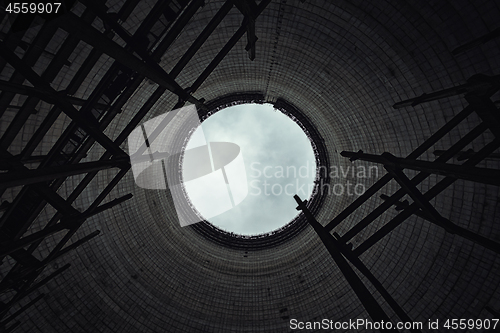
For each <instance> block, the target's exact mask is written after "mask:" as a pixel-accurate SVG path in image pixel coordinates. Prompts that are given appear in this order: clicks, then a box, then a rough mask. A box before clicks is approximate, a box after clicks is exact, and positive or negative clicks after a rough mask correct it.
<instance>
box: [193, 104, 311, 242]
mask: <svg viewBox="0 0 500 333" xmlns="http://www.w3.org/2000/svg"><path fill="white" fill-rule="evenodd" d="M207 142H208V143H210V145H209V146H208V147H209V148H210V149H209V151H210V154H211V164H212V170H213V169H214V163H215V164H217V163H218V162H217V160H219V161H222V160H223V163H222V164H224V165H225V167H224V168H223V169H224V172H221V171H222V169H221V168H220V167H219V170H215V172H212V173H210V174H209V175H206V176H204V177H200V178H197V179H194V180H191V181H189V182H186V183H185V186H186V191H187V193H188V195H189V197H190V200H191V202H192V203H193V205H194V206H195V207H196V208H197V209H198V210H199V211H200V212H203V215H204V216H205V217H207V216H211V215H216V216H211V217H209V218H207V220H208V221H209V222H210V223H212V224H214V225H216V226H217V227H219V228H221V229H223V230H226V231H229V232H233V233H237V234H241V235H256V234H262V233H266V232H269V231H273V230H276V229H278V228H280V227H282V226H283V225H285V224H287V223H289V222H290V221H291V220H292V219H293V218H294V217H295V216H296V215H297V214H298V211H297V210H296V209H295V207H296V202H295V200H294V199H293V195H294V194H296V193H297V194H299V196H300V197H301V198H302V199H307V198H309V197H310V195H311V193H312V186H313V182H314V179H315V174H316V164H315V159H314V153H313V150H312V147H311V143H310V141H309V139H308V138H307V136H306V135H305V133H304V132H303V131H302V129H301V128H300V127H299V126H298V125H297V124H296V123H295V122H294V121H292V120H291V119H290V118H289V117H287V116H286V115H284V114H283V113H281V112H280V111H277V110H275V109H274V108H273V106H272V105H270V104H263V105H260V104H244V105H238V106H232V107H229V108H226V109H223V110H221V111H219V112H217V113H215V114H214V115H212V116H211V117H209V118H208V119H207V120H205V121H204V122H203V123H202V125H201V126H200V127H199V128H198V129H197V130H196V132H195V133H194V134H193V135H192V137H191V139H190V141H189V143H188V145H187V147H186V151H189V150H190V149H193V148H197V149H202V146H205V147H206V143H207ZM217 142H221V143H224V142H225V143H228V144H214V143H217ZM231 143H232V144H236V145H237V146H239V149H240V150H239V152H238V151H237V148H236V149H235V148H234V147H235V146H234V145H231ZM205 149H206V148H205ZM221 153H222V155H223V156H222V157H221ZM224 153H225V155H224ZM217 154H219V155H217ZM236 155H237V157H235V156H236ZM229 160H231V161H229ZM219 164H221V162H219ZM196 167H197V166H196ZM196 167H195V168H194V169H196ZM188 168H189V169H190V172H192V171H193V166H192V165H191V166H190V167H187V166H185V165H183V172H184V175H186V173H187V169H188ZM217 168H218V167H217V165H215V169H217ZM195 171H196V170H195ZM224 173H225V178H224ZM216 174H217V175H216ZM224 179H227V183H229V184H226V183H225V182H224ZM245 194H246V195H245ZM207 198H210V200H208V199H207ZM220 212H222V213H220Z"/></svg>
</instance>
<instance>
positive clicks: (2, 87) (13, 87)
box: [0, 80, 109, 110]
mask: <svg viewBox="0 0 500 333" xmlns="http://www.w3.org/2000/svg"><path fill="white" fill-rule="evenodd" d="M0 91H9V92H13V93H16V94H21V95H26V96H35V97H37V98H39V99H43V98H42V97H43V94H45V93H46V91H45V90H43V89H39V88H37V87H30V86H26V85H23V84H18V83H12V82H8V81H4V80H0ZM59 94H60V95H61V96H64V98H66V99H67V100H68V101H69V102H70V103H71V104H73V105H78V106H83V105H85V103H86V102H87V100H85V99H81V98H78V97H73V96H68V95H67V94H66V93H65V92H60V93H59ZM108 107H109V106H108V105H106V104H102V103H95V104H94V108H96V109H98V110H105V109H107V108H108Z"/></svg>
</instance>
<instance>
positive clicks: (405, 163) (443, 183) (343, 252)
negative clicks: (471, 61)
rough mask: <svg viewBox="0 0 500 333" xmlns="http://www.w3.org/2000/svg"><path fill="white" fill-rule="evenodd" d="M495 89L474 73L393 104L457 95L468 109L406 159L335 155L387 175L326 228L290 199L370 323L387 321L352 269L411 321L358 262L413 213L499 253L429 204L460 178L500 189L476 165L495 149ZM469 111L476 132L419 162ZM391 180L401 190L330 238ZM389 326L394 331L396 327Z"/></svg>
mask: <svg viewBox="0 0 500 333" xmlns="http://www.w3.org/2000/svg"><path fill="white" fill-rule="evenodd" d="M498 90H500V77H499V76H494V77H490V76H486V75H475V76H472V77H471V78H470V79H469V80H467V83H466V84H463V85H459V86H456V87H453V88H449V89H445V90H440V91H436V92H433V93H431V94H423V95H422V96H419V97H417V98H413V99H409V100H405V101H402V102H399V103H396V104H394V105H393V107H394V108H395V109H399V108H402V107H407V106H412V107H414V106H416V105H418V104H421V103H425V102H430V101H433V100H437V99H441V98H446V97H450V96H454V95H461V94H464V95H465V96H464V98H465V100H466V101H467V102H468V106H466V107H465V108H464V109H463V110H461V111H460V112H459V113H458V114H456V115H455V116H454V117H453V118H452V119H451V120H450V121H448V122H447V123H446V124H445V125H444V126H442V127H441V128H440V129H439V130H438V131H437V132H435V133H434V134H433V135H432V136H431V137H429V138H428V139H427V140H426V141H425V142H423V143H422V144H421V145H420V146H419V147H418V148H416V149H415V150H414V151H413V152H412V153H410V154H409V155H408V156H407V157H406V158H400V157H396V156H394V155H392V154H391V153H388V152H385V153H382V154H380V155H374V154H367V153H364V152H363V151H362V150H359V151H358V152H350V151H342V152H341V153H340V154H341V155H342V156H344V157H347V158H349V159H350V161H351V162H354V161H356V160H362V161H368V162H373V163H379V164H382V165H383V166H384V168H385V170H386V171H387V174H385V175H384V176H383V177H382V178H380V179H379V180H378V181H377V182H375V183H374V184H373V185H372V186H371V187H370V188H368V189H367V190H366V192H364V193H363V194H362V195H361V196H359V197H358V198H357V199H356V200H355V201H354V202H352V203H351V204H350V205H349V206H348V207H347V208H345V209H344V210H343V211H342V212H341V213H340V214H338V215H337V216H336V217H335V218H334V219H333V220H332V221H330V222H329V223H328V224H326V225H325V226H323V225H322V224H320V223H319V222H318V221H317V220H316V218H315V216H314V215H313V214H312V213H311V212H310V210H309V208H308V202H307V201H306V200H304V201H303V200H301V199H300V197H299V196H297V195H295V200H296V202H297V204H298V207H297V210H301V211H302V212H304V213H305V215H306V217H307V220H308V222H309V224H310V225H311V226H312V227H313V228H314V230H315V232H316V233H317V234H318V236H319V237H320V239H321V241H322V242H323V244H324V245H325V247H326V249H327V250H328V252H329V253H330V254H331V256H332V258H333V259H334V261H335V263H336V265H337V266H338V267H339V269H340V270H341V272H342V274H343V275H344V277H345V279H346V280H347V282H348V283H349V285H350V286H351V288H352V289H353V290H354V292H355V293H356V295H357V296H358V298H359V300H360V302H361V303H362V304H363V306H364V308H365V309H366V311H367V312H368V314H369V315H370V317H371V318H372V319H373V320H374V321H376V322H382V321H384V322H387V321H390V319H389V316H388V314H387V313H386V312H385V311H384V309H383V308H382V306H381V305H380V304H379V303H378V302H377V301H376V299H375V298H374V295H372V294H371V293H370V291H369V290H368V288H367V287H366V285H365V284H364V283H363V282H362V280H361V278H360V277H359V275H358V274H357V273H356V272H355V271H354V269H353V268H352V267H351V265H352V266H354V267H355V268H356V269H357V270H358V271H359V272H360V273H361V274H362V275H363V276H364V277H366V278H367V279H368V281H369V282H370V283H371V284H372V286H373V287H375V289H376V290H377V291H378V293H379V294H380V295H381V296H382V297H383V298H384V300H385V301H386V302H387V304H388V305H389V306H390V307H391V309H392V310H393V311H394V313H395V314H396V315H397V316H398V317H399V318H400V319H401V322H413V320H412V319H411V318H410V317H409V316H408V314H407V313H406V312H405V311H404V309H403V308H402V307H401V306H400V305H399V304H398V303H397V302H396V301H395V300H394V299H393V298H392V296H391V295H390V294H389V292H388V291H387V289H386V288H385V287H384V286H383V285H382V283H381V282H380V281H378V280H377V278H376V277H375V276H374V275H373V274H372V273H371V272H370V270H369V269H368V268H367V267H366V266H365V265H364V263H363V262H362V260H361V259H360V256H362V255H363V253H365V252H366V251H368V250H369V249H370V248H371V247H372V246H374V245H375V244H377V242H379V241H380V240H382V239H383V238H384V237H386V236H387V235H389V234H390V233H391V232H392V231H393V230H394V229H396V228H397V227H398V226H400V225H401V224H402V223H404V222H405V220H407V219H408V218H409V217H410V216H412V215H416V216H418V217H420V218H422V219H424V220H426V221H428V222H430V223H433V224H435V225H436V226H438V227H441V228H443V229H444V230H445V231H446V232H448V233H450V234H456V235H458V236H461V237H463V238H465V239H468V240H470V241H472V242H474V243H476V244H478V245H480V246H483V247H485V248H487V249H488V250H491V251H493V252H495V253H500V244H499V243H498V242H496V241H494V240H491V239H489V238H488V237H486V236H483V235H480V234H478V233H475V232H473V231H470V230H468V229H466V228H463V227H460V226H458V225H457V224H456V223H453V222H452V221H450V220H449V219H447V218H445V217H443V216H442V215H441V214H440V213H439V211H438V210H437V209H436V208H435V207H434V206H433V205H432V203H431V200H432V199H433V198H435V197H436V196H437V195H439V193H441V192H442V191H444V190H445V189H446V188H448V187H449V186H450V185H452V184H453V183H454V182H455V181H457V180H459V179H460V180H467V181H473V182H479V183H483V184H489V185H495V186H498V185H500V170H497V169H491V168H479V167H476V165H477V164H479V163H480V162H481V161H484V160H485V159H486V158H488V157H490V156H492V155H494V154H493V152H494V151H495V150H496V149H498V148H499V147H500V114H499V110H498V108H497V107H496V106H495V103H494V102H493V101H491V96H492V95H493V94H495V93H496V92H497V91H498ZM474 112H475V113H476V114H477V115H478V116H479V118H480V119H481V122H480V123H479V124H478V125H477V126H476V127H475V128H473V129H472V130H471V131H469V132H468V133H467V134H465V135H464V136H462V138H461V139H460V140H458V141H457V142H455V143H454V144H453V145H452V146H451V147H450V148H448V149H447V150H444V151H440V152H439V154H435V155H438V157H437V158H436V159H435V160H434V161H423V160H419V159H418V158H419V157H420V156H421V155H423V154H424V153H425V152H426V151H428V150H429V149H430V148H432V146H434V145H435V144H436V143H437V142H438V141H439V140H441V139H442V138H443V137H444V136H445V135H446V134H448V133H449V132H450V131H452V130H453V129H454V128H456V127H457V126H458V125H459V124H460V123H461V122H462V121H464V120H466V118H467V117H468V116H470V115H471V114H473V113H474ZM487 130H489V131H491V133H492V134H493V139H492V140H491V141H490V142H489V143H487V144H486V145H484V147H483V148H482V149H480V150H479V151H477V152H474V151H471V150H469V151H468V153H467V155H466V156H465V155H464V154H463V152H462V149H464V148H465V147H467V145H469V144H470V143H471V142H472V141H473V140H474V139H476V138H478V137H479V136H480V135H481V134H483V133H484V132H485V131H487ZM457 154H460V155H459V156H460V157H461V158H460V160H461V161H465V162H463V163H462V164H453V163H447V162H448V161H449V160H450V159H452V158H453V157H455V156H456V155H457ZM493 157H495V156H493ZM405 169H408V170H416V171H418V174H417V175H415V176H414V177H413V178H411V179H410V178H409V177H408V176H407V175H406V174H405V173H404V170H405ZM433 174H434V175H440V176H443V177H444V178H443V179H441V180H439V181H437V183H435V184H434V185H433V186H432V187H431V188H430V189H429V190H428V191H427V192H425V193H422V192H421V190H420V189H419V188H418V185H419V184H420V183H422V182H423V181H424V180H426V179H428V177H429V176H431V175H433ZM391 180H395V181H396V182H397V183H398V184H399V186H400V187H401V188H400V189H399V190H398V191H396V192H395V193H393V194H392V195H391V196H389V195H387V194H381V195H380V197H381V198H382V199H383V200H384V201H383V203H382V204H380V205H379V206H378V207H377V208H375V209H374V210H372V211H371V212H370V213H368V214H367V215H366V216H365V217H364V218H363V219H361V220H360V221H357V223H356V224H355V225H354V226H353V227H352V228H350V229H349V230H348V231H347V232H345V233H344V234H343V235H339V234H338V233H337V232H335V231H334V232H333V234H332V233H331V232H332V231H333V230H335V228H336V227H338V226H339V225H340V224H341V223H343V222H344V220H345V219H346V218H348V217H349V216H350V215H351V214H353V213H354V212H355V211H356V210H357V209H358V208H360V207H361V206H362V205H363V204H364V203H366V202H367V201H368V200H369V199H370V198H372V197H373V196H374V195H376V194H377V193H379V191H380V190H381V189H382V188H383V187H384V186H385V185H386V184H388V183H389V182H390V181H391ZM405 196H409V197H410V198H411V199H412V200H413V202H412V203H410V202H409V201H408V200H404V201H401V199H403V197H405ZM391 207H395V208H396V210H397V211H399V213H398V214H397V215H396V216H395V217H394V218H392V219H391V220H390V221H389V222H388V223H386V224H385V225H383V226H382V227H380V228H379V229H378V230H377V231H375V232H374V233H372V234H371V235H370V236H369V237H368V238H367V239H365V240H364V241H363V242H362V243H361V244H359V245H358V246H356V247H355V248H354V246H353V244H351V243H349V242H350V241H351V240H352V239H353V238H354V237H356V236H357V235H358V234H359V233H361V232H363V231H364V230H365V229H366V228H367V227H368V226H370V225H371V224H372V223H373V222H374V221H375V220H376V219H377V218H379V217H380V216H381V215H382V214H384V213H385V212H387V211H388V210H389V209H390V208H391ZM393 327H395V325H394V326H393ZM411 331H412V332H419V330H415V329H413V330H411Z"/></svg>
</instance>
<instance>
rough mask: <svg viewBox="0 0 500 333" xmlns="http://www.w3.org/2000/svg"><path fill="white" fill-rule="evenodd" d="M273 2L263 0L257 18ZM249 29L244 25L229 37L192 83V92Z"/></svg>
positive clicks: (258, 7)
mask: <svg viewBox="0 0 500 333" xmlns="http://www.w3.org/2000/svg"><path fill="white" fill-rule="evenodd" d="M270 2H271V0H262V1H261V2H260V3H259V4H258V5H257V11H256V13H255V17H256V18H257V17H258V16H259V15H260V14H262V12H263V11H264V9H265V8H266V7H267V5H268V4H269V3H270ZM246 30H247V27H246V26H245V25H242V26H241V27H240V28H239V29H238V30H237V31H236V32H235V33H234V34H233V36H232V37H231V38H230V39H229V41H228V42H227V43H226V45H224V46H223V47H222V49H221V50H220V51H219V53H217V55H216V56H215V58H214V59H213V60H212V61H211V62H210V64H209V65H208V66H207V67H206V68H205V70H204V71H203V72H202V73H201V74H200V76H198V78H197V79H196V80H195V81H194V83H193V84H192V85H191V92H192V93H194V92H195V91H196V90H198V88H199V87H200V86H201V85H202V83H203V82H205V80H206V79H207V78H208V77H209V76H210V74H211V73H212V72H213V71H214V70H215V68H216V67H217V66H218V65H219V64H220V63H221V61H222V60H223V59H224V58H225V57H226V55H227V54H228V53H229V51H231V49H232V48H233V47H234V46H235V45H236V43H238V41H239V40H240V39H241V37H243V35H244V34H245V32H246Z"/></svg>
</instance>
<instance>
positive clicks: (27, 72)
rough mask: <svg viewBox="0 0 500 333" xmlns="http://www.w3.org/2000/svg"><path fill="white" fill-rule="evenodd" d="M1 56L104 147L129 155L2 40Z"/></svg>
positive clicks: (46, 98) (45, 98)
mask: <svg viewBox="0 0 500 333" xmlns="http://www.w3.org/2000/svg"><path fill="white" fill-rule="evenodd" d="M0 56H2V57H3V58H5V59H6V60H7V61H8V62H9V63H10V64H11V65H12V66H13V67H14V68H16V69H17V70H18V71H19V72H20V73H22V74H23V75H24V77H25V78H26V79H27V80H28V81H30V82H31V83H32V84H33V86H35V87H37V88H39V89H41V90H44V91H45V94H44V95H42V96H43V99H44V100H45V101H47V102H49V103H52V104H55V105H56V106H58V107H59V108H60V109H61V110H63V112H64V113H66V114H67V115H68V116H69V117H70V118H71V119H73V120H74V121H75V122H77V123H78V124H79V126H81V127H82V128H83V129H84V130H85V131H86V132H87V133H88V134H89V135H91V136H93V137H94V138H95V139H96V140H97V142H99V143H100V144H101V145H102V146H103V147H104V148H106V149H108V150H111V151H112V152H113V153H114V154H117V155H127V154H126V153H125V152H124V151H123V150H122V149H121V148H120V147H119V146H116V145H115V144H114V142H113V141H112V140H111V139H110V138H108V137H107V136H106V135H104V134H103V133H102V131H99V130H98V129H96V126H95V124H94V123H92V122H91V121H89V120H88V117H86V116H85V115H83V114H81V113H80V112H79V111H78V110H77V109H75V107H74V106H73V105H72V104H71V103H70V102H69V101H68V100H67V99H66V98H64V97H63V96H61V95H59V94H58V93H57V92H56V91H55V90H54V89H53V88H52V87H51V86H50V84H48V83H47V82H45V81H44V80H43V79H42V78H41V77H40V76H39V75H38V74H37V73H35V71H33V69H31V67H28V66H26V64H25V63H24V62H23V61H22V60H21V59H19V58H18V57H17V55H15V54H14V52H12V51H11V50H9V49H7V48H6V47H5V45H4V43H3V42H1V41H0Z"/></svg>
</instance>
